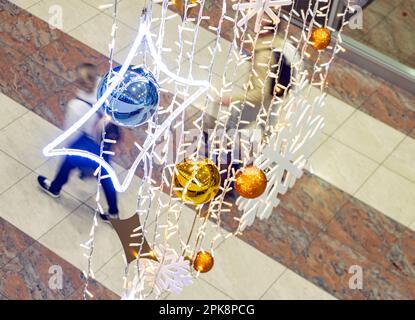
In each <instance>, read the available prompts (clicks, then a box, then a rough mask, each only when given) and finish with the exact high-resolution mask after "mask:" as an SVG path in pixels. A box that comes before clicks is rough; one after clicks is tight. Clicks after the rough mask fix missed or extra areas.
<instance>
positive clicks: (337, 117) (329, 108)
mask: <svg viewBox="0 0 415 320" xmlns="http://www.w3.org/2000/svg"><path fill="white" fill-rule="evenodd" d="M354 112H356V109H355V108H353V107H351V106H350V105H348V104H347V103H345V102H343V101H341V100H339V99H337V98H335V97H333V96H330V95H329V96H327V98H326V105H325V107H324V109H323V111H322V116H323V117H324V128H323V132H324V133H325V134H327V135H332V134H333V133H334V132H335V131H336V130H337V129H338V128H339V126H341V125H342V124H343V122H344V121H346V120H347V119H349V118H350V116H351V115H352V114H353V113H354Z"/></svg>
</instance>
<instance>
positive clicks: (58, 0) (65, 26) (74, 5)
mask: <svg viewBox="0 0 415 320" xmlns="http://www.w3.org/2000/svg"><path fill="white" fill-rule="evenodd" d="M53 6H59V7H60V8H61V9H62V19H63V20H62V31H64V32H68V31H70V30H73V29H74V28H76V27H78V26H80V25H81V24H83V23H84V22H86V21H87V20H89V19H91V18H92V17H94V16H96V15H97V14H99V11H98V10H96V9H94V8H92V7H91V6H89V5H87V4H85V3H84V2H82V1H81V0H70V1H68V0H42V1H40V2H38V3H37V4H35V5H34V6H31V7H30V9H29V11H30V13H32V14H34V15H35V16H37V17H39V18H40V19H42V20H44V21H47V22H49V21H50V19H51V18H52V17H53V15H54V11H51V8H52V7H53ZM52 9H53V8H52Z"/></svg>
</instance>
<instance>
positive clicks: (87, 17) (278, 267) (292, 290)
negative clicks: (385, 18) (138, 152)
mask: <svg viewBox="0 0 415 320" xmlns="http://www.w3.org/2000/svg"><path fill="white" fill-rule="evenodd" d="M2 1H5V0H2ZM14 2H15V3H17V4H19V5H21V6H22V7H25V8H28V10H29V11H30V12H32V10H33V13H34V14H36V15H37V16H39V17H40V18H41V19H45V20H47V18H48V15H47V12H46V11H45V9H41V8H47V4H48V3H49V1H14ZM66 2H67V1H62V5H64V6H68V7H67V8H66V7H65V8H66V9H65V10H64V12H65V14H67V15H68V17H69V18H70V20H71V21H70V24H68V25H66V26H65V25H64V31H65V32H68V34H69V35H70V36H73V37H74V38H76V39H77V40H79V41H80V42H77V41H74V40H70V38H69V37H68V36H67V35H64V34H60V33H57V34H56V38H55V39H52V41H54V42H52V43H51V42H50V41H49V40H45V38H42V39H43V40H42V41H43V42H42V47H44V46H46V45H48V44H49V46H48V47H49V49H50V50H49V49H48V50H46V49H45V50H43V49H42V50H41V52H42V53H43V56H37V57H34V58H33V59H34V60H35V61H36V62H37V63H38V67H37V68H38V70H42V74H45V76H44V78H46V74H54V75H55V76H56V77H59V79H58V80H54V81H53V83H57V84H59V83H61V86H63V85H65V84H69V83H71V82H72V81H73V74H71V70H73V67H74V66H73V65H72V64H73V61H69V60H65V59H64V57H62V58H59V60H58V61H60V63H59V64H54V63H51V60H53V59H50V57H53V58H54V57H56V56H58V52H59V51H62V50H59V48H62V46H63V43H67V42H68V41H73V42H71V46H70V47H71V48H77V50H79V51H80V52H88V57H94V58H93V59H97V60H98V61H104V60H105V59H102V58H100V56H99V54H97V53H94V52H100V53H103V54H107V52H108V47H107V43H108V41H109V31H108V32H106V33H105V34H107V35H108V38H105V37H97V34H100V33H102V30H109V26H110V25H111V15H110V13H109V11H100V10H99V9H98V6H99V4H101V3H102V1H100V0H96V1H88V0H85V1H80V0H71V4H70V5H69V4H66ZM54 3H59V4H60V1H55V2H54ZM85 5H87V6H88V8H86V7H85ZM130 6H131V8H138V7H139V4H138V2H137V1H133V0H122V1H121V4H120V21H121V23H120V29H119V33H120V35H121V37H120V40H119V43H118V44H117V48H120V50H116V52H117V53H118V55H117V57H119V58H120V59H122V57H123V56H124V55H125V51H126V50H127V49H126V48H128V45H129V44H131V41H132V39H133V37H134V34H135V31H134V29H135V26H136V16H137V15H136V14H133V12H134V11H135V9H134V10H128V8H130ZM82 8H84V9H85V12H83V14H82V15H80V16H76V17H74V18H73V19H72V18H71V17H72V16H73V15H74V14H73V12H76V11H77V10H78V9H82ZM21 19H22V20H23V18H21ZM25 19H26V18H25ZM27 19H33V18H27ZM98 25H99V29H100V30H97V29H96V27H97V26H98ZM94 28H95V29H94ZM154 28H157V23H156V24H155V27H154ZM171 32H172V34H173V35H174V34H175V32H176V31H175V30H173V29H172V31H171ZM2 37H3V36H0V44H1V43H2V42H6V44H7V43H8V44H9V45H10V48H11V49H10V48H8V49H5V48H4V47H2V48H1V50H2V52H1V55H0V57H1V59H3V56H5V54H4V51H7V52H8V55H13V54H15V55H18V53H17V52H19V53H20V55H23V54H28V53H27V52H26V53H25V52H24V50H22V46H21V45H20V44H19V43H17V44H16V45H14V44H13V42H11V41H10V40H9V39H7V41H3V38H2ZM168 38H169V39H171V38H172V37H168ZM56 39H59V40H56ZM201 39H202V40H203V41H202V42H200V44H198V47H197V50H196V51H197V53H196V56H195V61H196V63H197V64H202V65H204V64H206V63H207V58H206V57H207V56H208V55H207V54H206V52H207V46H208V45H209V44H210V43H211V42H212V41H213V39H214V37H213V36H212V34H211V33H209V32H208V31H206V30H204V33H203V36H201ZM169 41H170V42H168V43H170V44H171V45H172V47H173V48H174V45H173V44H174V43H172V42H171V40H169ZM223 42H224V44H223V45H222V48H226V45H229V42H228V44H227V43H226V41H225V40H223ZM28 47H29V48H35V47H36V46H35V45H33V46H30V45H29V46H28ZM88 47H90V48H91V49H92V50H91V49H89V48H88ZM51 48H58V49H57V50H55V49H53V50H52V49H51ZM94 50H95V51H94ZM21 59H23V57H21ZM91 59H92V58H91ZM170 60H173V61H171V63H172V65H173V64H174V63H175V61H174V59H170ZM169 63H170V62H169ZM2 64H3V62H2V61H0V65H2ZM59 66H60V67H61V68H63V70H60V69H59V68H57V67H59ZM41 68H43V69H41ZM71 68H72V69H71ZM337 68H340V67H339V66H337ZM45 70H46V71H47V72H48V73H46V72H45ZM197 70H199V71H197ZM215 70H216V71H215ZM338 70H339V69H338ZM350 70H352V71H351V72H350ZM214 71H215V72H216V76H218V77H219V76H220V69H214ZM198 72H202V71H200V69H199V68H194V77H195V78H196V77H197V75H198ZM241 73H245V71H244V69H243V71H242V72H241ZM200 75H201V76H203V74H202V73H200ZM341 75H343V76H344V77H350V78H351V79H354V80H353V81H356V84H355V85H353V82H352V84H350V82H348V85H351V87H352V89H351V87H345V84H344V83H342V84H341V85H340V81H339V80H338V79H337V80H336V79H335V77H333V79H332V80H333V81H332V83H333V87H331V88H332V89H331V90H332V91H331V93H333V95H330V96H329V97H328V99H327V106H326V111H325V117H326V127H325V129H324V136H323V138H322V139H321V141H320V142H319V144H318V145H316V146H315V149H316V150H315V151H314V153H313V155H312V158H311V166H310V171H311V172H312V175H311V174H306V175H305V177H303V178H302V179H301V180H300V181H299V182H298V183H297V185H296V186H295V187H294V188H293V189H292V190H291V191H290V192H289V193H287V195H285V196H284V198H283V199H282V204H281V206H280V207H279V208H278V210H276V212H275V213H274V214H273V216H272V217H271V218H270V219H269V220H268V221H259V222H258V223H257V224H256V225H255V226H254V227H253V228H251V229H248V230H247V232H246V233H245V234H244V236H243V237H242V238H241V239H239V238H231V239H229V240H227V241H225V242H222V243H220V244H219V246H218V247H217V249H216V251H215V252H216V253H215V254H216V257H217V258H216V259H217V260H216V263H215V268H214V269H213V271H212V272H211V273H208V274H206V276H201V277H200V278H199V279H197V280H196V282H195V284H194V286H192V287H189V288H187V289H186V290H185V291H184V292H183V293H182V295H181V296H179V297H178V298H180V299H197V298H200V299H243V298H247V299H259V298H262V299H333V298H340V299H352V298H356V299H378V298H391V299H395V298H404V299H408V298H412V299H413V298H414V297H415V290H414V281H415V280H414V277H415V273H414V272H413V263H414V261H415V259H414V258H415V257H414V255H413V254H411V252H412V251H413V250H412V249H413V245H414V242H415V240H414V239H415V233H414V232H413V231H411V230H410V229H409V228H412V230H415V215H414V212H415V210H414V209H415V197H414V196H413V195H414V194H415V174H414V169H413V165H412V163H413V162H414V160H415V141H414V138H415V136H412V137H411V136H408V134H409V133H410V132H411V131H412V130H413V129H415V125H414V123H415V120H414V118H411V116H412V114H410V113H408V112H407V110H409V109H410V108H413V105H412V100H411V98H408V95H406V94H405V93H403V94H400V93H394V94H393V95H388V98H389V100H390V99H392V103H393V104H394V105H396V106H397V107H398V108H397V109H398V112H399V110H403V111H402V114H404V116H406V117H407V119H406V120H405V119H404V118H403V117H398V116H397V117H395V118H394V119H398V120H399V121H398V120H397V121H392V120H390V119H391V117H386V116H385V117H381V116H377V114H376V113H375V112H374V111H373V109H374V108H377V109H379V107H378V106H379V105H382V106H384V105H385V104H384V103H382V102H381V100H382V97H381V96H380V95H377V94H376V93H377V92H383V93H384V92H385V90H382V91H381V89H380V87H379V86H380V84H374V83H370V84H369V85H368V87H366V88H364V89H361V87H360V86H359V85H360V83H359V81H358V80H356V79H359V77H362V79H363V78H365V79H367V77H366V76H365V75H361V74H359V73H358V72H357V71H355V70H353V69H352V68H344V69H343V70H341ZM242 76H243V75H242ZM242 76H241V77H242ZM60 77H62V78H60ZM0 80H1V81H3V82H0V83H1V84H3V83H6V81H7V78H6V77H5V76H3V77H2V78H0ZM368 82H370V81H368ZM39 83H40V84H41V82H40V81H39ZM382 85H384V84H382ZM353 86H354V87H353ZM5 87H6V88H8V89H7V90H6V89H4V93H5V94H1V95H0V102H1V103H2V106H4V108H5V109H3V110H5V111H4V115H5V116H4V117H3V116H2V117H1V118H0V130H1V131H0V165H1V167H0V178H1V179H0V180H1V182H0V208H1V211H0V218H2V219H5V220H6V221H8V222H10V223H12V224H13V225H15V226H16V227H17V228H18V229H20V230H21V231H23V232H25V233H26V234H27V235H28V236H30V237H31V238H33V240H30V239H29V238H26V237H27V236H19V246H18V248H19V251H24V252H27V255H25V256H24V257H23V256H22V257H20V256H19V258H18V259H17V261H18V262H16V263H21V264H22V265H24V264H25V263H27V261H31V260H30V259H35V257H36V255H39V252H42V250H47V249H49V250H51V251H53V252H54V253H56V254H57V255H58V256H59V257H61V258H63V259H64V260H65V261H67V262H69V263H71V264H72V265H73V266H75V267H76V268H77V269H80V270H82V269H84V268H85V262H86V260H85V258H84V257H83V253H84V252H83V249H82V248H81V247H80V246H79V244H80V243H83V242H85V241H86V240H87V239H88V233H89V228H90V226H91V223H92V215H91V213H92V209H91V208H93V207H94V200H93V197H94V196H93V195H94V192H95V183H94V182H93V181H88V182H80V181H76V182H75V181H74V180H72V181H73V184H69V185H68V186H67V187H66V188H65V189H64V193H63V195H62V198H61V199H60V200H59V201H55V200H52V199H50V198H48V197H47V196H46V195H44V194H42V193H40V191H39V190H37V188H36V185H35V177H36V175H37V174H39V173H45V174H46V173H48V174H51V173H52V172H54V170H55V168H56V165H57V161H56V160H53V159H52V160H47V159H45V158H44V157H43V156H42V155H41V151H40V150H41V149H42V147H43V146H44V144H45V141H49V140H50V139H51V138H52V137H54V136H56V134H57V133H58V132H59V129H58V128H57V127H56V126H59V125H60V121H61V120H60V118H59V117H60V116H61V113H62V110H63V109H59V110H52V111H51V109H49V106H52V105H53V104H54V103H55V101H53V102H51V101H50V100H47V103H44V101H46V100H45V97H42V98H38V99H37V101H39V102H36V103H34V105H33V101H31V100H30V99H28V98H27V97H26V96H24V95H23V94H22V95H19V96H18V97H17V95H16V94H15V93H14V92H15V91H13V90H14V89H13V87H12V86H10V85H8V86H5ZM56 87H57V88H59V87H58V85H56ZM1 88H2V90H3V86H2V87H1ZM15 90H18V89H15ZM349 91H351V94H350V95H346V93H347V92H349ZM24 92H25V91H23V93H24ZM48 92H49V93H50V95H51V96H52V97H53V96H54V95H55V91H48ZM7 96H12V97H13V99H14V100H18V101H19V102H20V103H21V104H24V105H25V107H26V108H29V109H32V110H33V111H34V112H35V113H37V114H40V115H41V116H38V115H36V114H35V113H34V112H31V111H28V110H27V109H26V108H24V107H23V106H21V105H20V104H19V103H17V102H15V101H14V100H12V99H10V98H8V97H7ZM68 96H69V95H68V94H66V98H62V100H60V103H61V104H62V105H63V106H64V103H65V99H68ZM342 97H344V99H342ZM346 97H347V99H346ZM55 104H56V103H55ZM406 107H407V108H406ZM2 108H3V107H2ZM371 110H372V111H371ZM386 113H387V112H386ZM385 118H386V120H385ZM402 121H405V122H402ZM51 123H52V124H51ZM53 124H54V125H55V126H54V125H53ZM403 124H404V125H403ZM412 150H413V151H412ZM119 171H120V174H122V172H123V169H122V168H120V169H119ZM73 179H77V178H76V177H73ZM138 182H139V178H137V182H135V185H136V186H137V185H138ZM75 185H76V186H77V188H75ZM134 199H135V192H134V190H132V191H131V192H130V193H126V194H125V195H122V197H121V200H120V202H121V208H122V211H123V214H125V215H126V216H128V213H131V212H133V210H135V203H134ZM366 204H367V205H369V206H367V205H366ZM186 210H187V209H186ZM188 210H189V212H188V213H189V214H188V215H187V216H189V218H185V219H183V220H182V223H184V226H183V227H184V229H186V228H189V227H190V222H191V215H192V211H191V210H190V209H188ZM185 216H186V215H185ZM231 220H232V219H231V216H230V217H229V221H225V222H224V224H223V226H224V227H225V228H230V227H231V226H232V221H231ZM150 223H151V221H150ZM6 229H7V230H9V229H10V230H11V227H8V226H7V227H6ZM97 230H98V233H97V237H96V239H97V250H96V253H95V256H94V257H95V258H94V260H93V270H94V273H95V275H96V278H97V280H98V281H100V282H101V283H102V284H104V285H105V286H106V287H107V288H109V289H110V290H112V291H113V292H115V293H117V294H118V295H120V294H121V293H122V276H123V268H124V263H123V260H122V256H121V247H120V244H119V242H118V240H117V239H116V237H115V234H114V232H113V230H112V229H111V228H109V227H108V226H107V225H102V224H100V225H99V227H98V228H97ZM358 231H359V232H358ZM10 237H13V236H10ZM33 241H37V242H36V247H35V246H33V247H34V248H32V249H30V250H28V249H27V248H31V244H32V243H33ZM41 245H43V246H44V247H43V246H41ZM39 246H40V247H39ZM40 248H42V249H40ZM43 248H45V249H43ZM46 248H47V249H46ZM25 250H28V251H25ZM7 252H11V251H10V250H9V251H7ZM17 255H18V253H17V252H16V253H8V255H7V256H8V257H9V256H10V259H8V261H4V262H3V255H2V259H0V268H2V266H4V265H6V264H7V263H9V261H10V260H11V259H12V258H14V257H16V256H17ZM61 260H62V259H61ZM62 263H63V262H62ZM353 264H360V265H362V266H363V267H364V270H365V277H366V276H367V280H365V289H364V290H363V291H359V292H355V291H351V290H350V289H349V288H348V284H347V281H348V278H349V274H348V273H347V269H348V267H350V266H351V265H353ZM396 266H397V267H396ZM22 270H23V269H22V267H21V266H20V267H16V266H14V265H12V266H8V267H7V268H4V270H3V268H2V271H1V272H0V277H3V278H2V279H3V280H2V283H3V285H0V292H1V294H3V295H6V296H8V295H9V296H13V293H12V292H11V291H10V290H16V289H15V287H13V283H12V281H13V274H14V273H16V274H17V275H21V277H23V278H24V279H25V281H26V282H23V283H22V286H23V287H24V286H25V285H26V286H27V285H28V283H29V281H32V282H36V280H35V279H33V278H30V277H24V276H23V271H22ZM13 272H14V273H13ZM45 272H46V271H43V273H41V274H43V275H44V274H45ZM72 272H75V271H72ZM78 272H79V270H78ZM253 274H254V275H255V276H254V277H253ZM4 279H6V280H7V281H5V280H4ZM365 279H366V278H365ZM25 283H26V284H25ZM75 287H76V288H75ZM79 287H80V284H79V283H78V282H77V283H76V285H73V289H71V290H69V291H70V293H69V292H66V293H65V294H64V297H74V298H75V297H76V294H75V293H74V292H76V293H77V294H78V296H79V295H80V291H79V289H77V288H79ZM32 296H35V297H37V298H58V297H57V296H56V294H54V293H53V292H49V291H48V290H46V291H45V293H44V294H43V295H42V294H40V293H39V294H37V295H36V294H33V295H32ZM26 297H27V298H29V296H26ZM168 298H169V299H173V298H176V297H175V296H173V295H170V296H169V297H168Z"/></svg>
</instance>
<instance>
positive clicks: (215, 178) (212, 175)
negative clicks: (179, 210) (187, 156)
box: [174, 159, 221, 205]
mask: <svg viewBox="0 0 415 320" xmlns="http://www.w3.org/2000/svg"><path fill="white" fill-rule="evenodd" d="M220 181H221V178H220V173H219V170H218V167H217V166H216V165H215V164H214V163H213V162H212V161H210V160H208V159H204V160H199V161H190V160H185V161H183V162H181V163H179V164H177V165H176V170H175V175H174V187H175V189H174V190H175V192H176V194H177V196H178V197H180V198H182V199H183V200H185V201H188V202H192V203H193V204H196V205H198V204H202V203H206V202H209V201H211V200H212V199H213V198H214V197H215V195H216V194H217V193H218V191H219V186H220Z"/></svg>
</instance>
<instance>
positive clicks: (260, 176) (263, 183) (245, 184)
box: [235, 166, 267, 199]
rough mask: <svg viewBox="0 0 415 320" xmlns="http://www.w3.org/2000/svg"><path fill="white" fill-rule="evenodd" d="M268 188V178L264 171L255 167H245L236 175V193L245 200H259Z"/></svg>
mask: <svg viewBox="0 0 415 320" xmlns="http://www.w3.org/2000/svg"><path fill="white" fill-rule="evenodd" d="M266 187H267V177H266V175H265V173H264V171H262V170H261V169H259V168H257V167H255V166H247V167H244V168H242V169H240V170H239V171H238V172H237V173H236V175H235V191H236V192H237V193H238V194H239V195H240V196H241V197H243V198H247V199H255V198H258V197H259V196H261V195H262V194H263V193H264V191H265V189H266Z"/></svg>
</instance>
